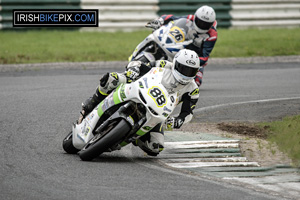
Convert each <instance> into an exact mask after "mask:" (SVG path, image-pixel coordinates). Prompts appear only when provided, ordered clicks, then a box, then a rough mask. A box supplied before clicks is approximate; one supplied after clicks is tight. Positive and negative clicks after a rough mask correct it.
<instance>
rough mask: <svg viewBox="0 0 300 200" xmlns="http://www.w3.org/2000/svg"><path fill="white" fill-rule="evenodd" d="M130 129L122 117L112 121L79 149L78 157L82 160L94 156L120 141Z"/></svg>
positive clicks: (87, 159) (90, 158)
mask: <svg viewBox="0 0 300 200" xmlns="http://www.w3.org/2000/svg"><path fill="white" fill-rule="evenodd" d="M130 129H131V127H130V125H129V124H128V123H127V122H126V121H125V120H124V119H121V120H120V121H119V120H117V121H112V122H111V123H110V124H108V125H107V126H106V127H105V128H104V129H103V130H102V131H101V133H99V134H97V135H95V137H93V138H92V139H91V140H90V141H89V142H88V143H87V144H86V145H85V146H84V147H83V148H82V149H81V151H80V152H79V153H78V154H79V157H80V158H81V160H84V161H89V160H92V159H94V158H96V157H97V156H99V155H100V154H102V153H103V152H104V151H106V150H107V149H108V148H110V147H112V146H113V145H115V144H117V143H118V142H121V141H122V140H123V139H124V138H125V136H126V135H127V133H128V132H129V131H130Z"/></svg>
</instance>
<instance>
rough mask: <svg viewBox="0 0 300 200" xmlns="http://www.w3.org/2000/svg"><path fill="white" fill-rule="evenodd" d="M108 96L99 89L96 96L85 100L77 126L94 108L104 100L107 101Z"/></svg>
mask: <svg viewBox="0 0 300 200" xmlns="http://www.w3.org/2000/svg"><path fill="white" fill-rule="evenodd" d="M106 96H107V95H105V94H102V93H101V92H100V91H99V89H98V88H97V90H96V92H95V94H94V95H93V96H92V97H90V98H88V99H87V100H85V102H83V103H82V110H81V111H80V116H79V119H78V121H77V124H80V123H81V122H82V120H83V119H84V118H85V117H86V116H87V115H88V114H89V113H90V112H92V110H94V108H95V107H96V106H97V105H98V104H99V103H100V102H101V101H102V100H103V99H105V97H106Z"/></svg>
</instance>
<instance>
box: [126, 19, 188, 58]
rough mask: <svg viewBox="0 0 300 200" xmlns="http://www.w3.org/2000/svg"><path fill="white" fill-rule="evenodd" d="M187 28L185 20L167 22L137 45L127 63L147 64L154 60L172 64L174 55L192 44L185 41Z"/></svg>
mask: <svg viewBox="0 0 300 200" xmlns="http://www.w3.org/2000/svg"><path fill="white" fill-rule="evenodd" d="M187 32H188V27H187V26H186V19H180V20H177V21H176V22H173V21H171V22H169V23H168V24H166V25H164V26H161V27H160V28H159V29H157V30H155V31H154V32H153V33H151V34H150V35H148V36H147V37H146V38H145V39H144V40H143V41H142V42H141V43H140V44H138V45H137V47H136V48H135V50H134V52H133V53H132V55H131V56H130V57H129V59H128V60H129V61H133V60H140V61H142V62H143V63H148V62H151V61H155V60H169V61H170V62H172V60H173V58H174V56H175V54H176V53H177V52H178V51H180V50H181V49H185V47H186V46H187V45H189V44H191V43H192V42H193V40H186V39H187V38H186V37H187Z"/></svg>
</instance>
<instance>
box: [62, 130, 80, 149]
mask: <svg viewBox="0 0 300 200" xmlns="http://www.w3.org/2000/svg"><path fill="white" fill-rule="evenodd" d="M72 137H73V134H72V131H71V132H70V133H69V134H68V135H67V136H66V137H65V138H64V140H63V145H62V146H63V149H64V150H65V152H67V153H69V154H76V153H77V152H78V151H79V149H76V148H75V147H74V145H73V141H72Z"/></svg>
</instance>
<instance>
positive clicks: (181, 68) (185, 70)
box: [175, 61, 198, 77]
mask: <svg viewBox="0 0 300 200" xmlns="http://www.w3.org/2000/svg"><path fill="white" fill-rule="evenodd" d="M175 70H177V71H178V72H179V73H180V74H182V75H184V76H187V77H194V76H196V74H197V72H198V68H193V67H189V66H187V65H183V64H181V63H179V62H177V61H176V62H175Z"/></svg>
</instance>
